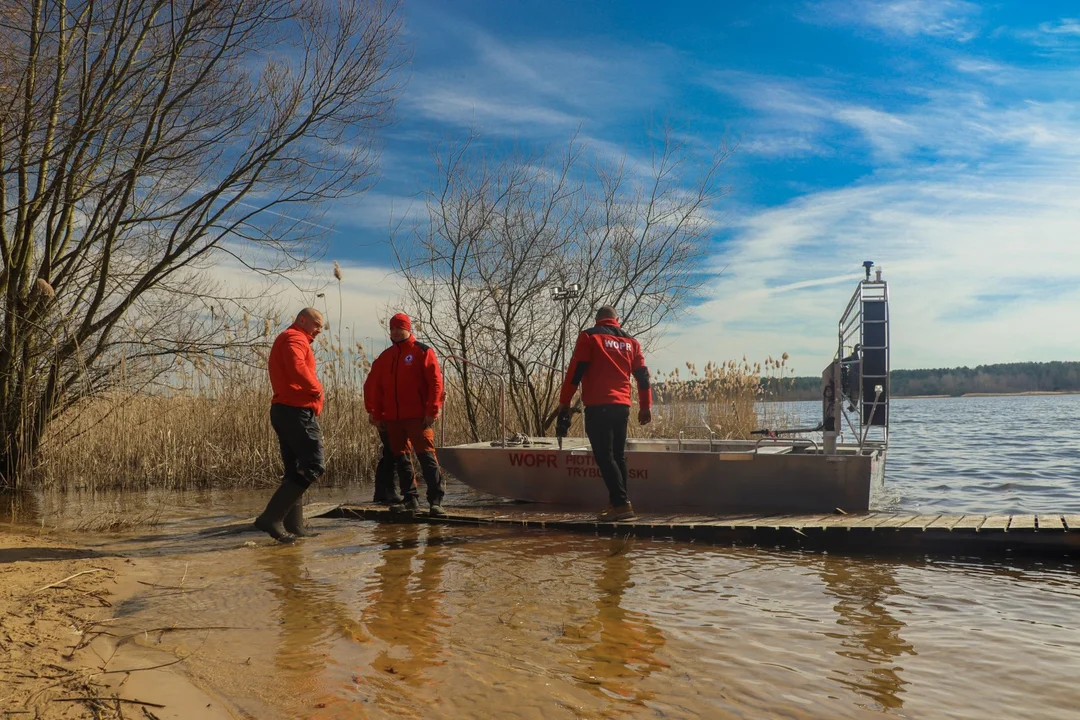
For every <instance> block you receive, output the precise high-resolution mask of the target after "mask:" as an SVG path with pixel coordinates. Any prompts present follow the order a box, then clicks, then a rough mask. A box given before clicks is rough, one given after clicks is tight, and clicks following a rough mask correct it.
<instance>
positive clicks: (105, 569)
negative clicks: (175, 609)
mask: <svg viewBox="0 0 1080 720" xmlns="http://www.w3.org/2000/svg"><path fill="white" fill-rule="evenodd" d="M134 565H135V561H132V560H125V559H122V558H118V557H110V556H108V555H103V554H100V553H98V552H96V551H93V550H89V549H87V548H81V547H77V546H75V545H73V544H71V543H66V542H63V541H61V540H57V539H52V538H49V537H44V536H33V535H27V534H24V533H18V532H11V531H8V532H3V531H0V618H2V620H0V714H3V715H4V717H13V718H17V717H24V716H25V717H33V718H57V719H60V718H122V717H129V718H130V717H141V718H150V719H152V718H160V720H167V719H168V718H194V717H199V718H209V719H215V718H231V717H234V715H233V714H232V713H230V712H228V711H227V710H225V708H224V706H223V704H222V703H221V702H219V701H218V700H217V699H216V698H213V697H211V696H210V695H208V694H207V693H206V692H204V691H203V690H201V689H200V688H199V687H198V686H196V685H195V684H194V683H193V682H192V681H191V680H190V679H189V678H188V677H187V676H185V675H184V674H183V673H180V672H177V671H176V670H175V669H172V668H174V665H171V664H170V663H174V662H175V661H176V658H175V657H174V656H170V655H168V654H166V653H161V652H148V651H146V650H143V649H141V648H138V647H136V646H135V645H133V644H131V643H130V642H128V640H129V638H128V637H126V636H125V635H123V634H118V633H115V632H113V628H115V627H116V625H117V623H116V621H117V618H116V616H115V612H114V611H115V609H116V607H117V604H118V603H122V602H123V601H124V600H125V599H126V598H131V597H133V596H134V595H135V594H136V593H137V592H139V589H138V584H137V583H136V582H134V580H133V573H132V568H133V566H134Z"/></svg>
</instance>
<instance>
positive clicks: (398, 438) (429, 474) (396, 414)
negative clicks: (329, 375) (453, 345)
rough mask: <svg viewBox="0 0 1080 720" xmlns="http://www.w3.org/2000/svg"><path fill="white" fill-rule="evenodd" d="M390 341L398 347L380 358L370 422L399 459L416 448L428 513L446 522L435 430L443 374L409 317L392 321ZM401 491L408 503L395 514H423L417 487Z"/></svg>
mask: <svg viewBox="0 0 1080 720" xmlns="http://www.w3.org/2000/svg"><path fill="white" fill-rule="evenodd" d="M390 340H391V341H393V345H391V346H390V347H388V348H387V349H386V350H384V351H383V352H382V354H380V355H379V357H377V358H375V362H373V363H372V364H371V372H370V373H369V375H368V381H367V382H365V383H364V387H365V390H366V391H367V394H366V396H365V398H364V403H365V405H366V406H367V408H368V420H369V421H370V422H371V424H373V425H375V426H376V427H378V428H379V429H380V430H382V429H385V430H386V435H387V437H388V438H389V440H390V450H391V451H392V452H393V453H394V455H395V456H399V457H400V456H404V455H407V454H408V452H409V444H410V443H411V444H412V447H413V450H414V451H415V452H416V457H417V459H418V460H419V461H420V469H421V471H422V472H423V474H424V483H425V484H426V485H427V500H428V505H429V506H430V508H429V511H428V512H429V513H430V514H431V516H432V517H444V516H445V515H446V513H445V512H443V509H442V499H443V485H442V477H441V474H440V472H439V461H438V460H437V459H436V457H435V432H434V430H432V429H431V428H432V425H434V424H435V419H436V418H437V417H438V416H439V411H440V410H441V409H442V400H443V378H442V370H441V369H440V368H439V361H438V359H437V358H436V357H435V351H434V350H432V349H431V348H430V347H428V346H427V345H425V344H424V343H422V342H418V341H417V340H416V337H415V336H414V335H413V334H412V321H411V320H409V316H408V315H406V314H405V313H398V314H397V315H394V317H392V318H390ZM402 491H403V493H404V495H405V500H404V502H403V503H402V504H400V505H394V506H391V508H390V510H391V511H394V512H411V511H415V510H418V509H419V508H420V500H419V492H418V490H417V489H416V485H415V484H412V485H411V487H409V488H405V487H403V488H402Z"/></svg>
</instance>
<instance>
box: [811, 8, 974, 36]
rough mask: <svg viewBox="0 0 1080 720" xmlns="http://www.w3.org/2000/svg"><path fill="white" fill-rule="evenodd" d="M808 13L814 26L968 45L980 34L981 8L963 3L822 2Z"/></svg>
mask: <svg viewBox="0 0 1080 720" xmlns="http://www.w3.org/2000/svg"><path fill="white" fill-rule="evenodd" d="M807 11H808V12H807V13H806V14H805V16H804V19H805V20H806V21H808V22H813V23H822V24H834V25H853V26H856V27H865V28H870V29H873V30H876V31H879V32H882V33H885V34H886V35H899V36H905V37H915V36H917V35H928V36H931V37H939V38H949V39H952V40H958V41H960V42H967V41H968V40H971V39H973V38H974V37H976V35H977V34H978V28H977V25H976V19H977V17H978V15H979V13H980V11H981V8H980V7H979V6H978V5H976V4H975V3H971V2H965V1H964V0H823V1H822V2H814V3H809V5H808V7H807Z"/></svg>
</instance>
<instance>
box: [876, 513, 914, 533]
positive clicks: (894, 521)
mask: <svg viewBox="0 0 1080 720" xmlns="http://www.w3.org/2000/svg"><path fill="white" fill-rule="evenodd" d="M911 518H912V516H911V515H892V516H890V517H887V518H885V519H884V520H882V521H881V522H880V523H878V524H877V525H875V526H874V529H875V530H876V529H881V528H898V527H900V526H901V525H906V524H907V523H909V522H910V521H911Z"/></svg>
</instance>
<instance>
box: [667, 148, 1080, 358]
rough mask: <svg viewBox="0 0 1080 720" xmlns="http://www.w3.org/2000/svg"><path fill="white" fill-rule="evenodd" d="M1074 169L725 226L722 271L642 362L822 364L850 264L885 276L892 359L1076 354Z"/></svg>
mask: <svg viewBox="0 0 1080 720" xmlns="http://www.w3.org/2000/svg"><path fill="white" fill-rule="evenodd" d="M1077 237H1080V170H1077V169H1076V168H1074V167H1073V166H1072V164H1071V163H1064V162H1063V163H1059V164H1055V165H1047V166H1044V167H1042V168H1039V169H1038V171H1037V172H1036V173H1034V174H1028V175H1023V176H1020V175H1018V174H1016V169H1015V168H1011V169H1009V170H1005V171H1002V172H1000V173H998V174H968V175H962V174H956V175H952V176H949V177H941V178H938V179H935V180H907V181H897V182H888V183H879V184H873V185H867V186H865V187H859V188H851V189H844V190H837V191H830V192H823V193H818V194H815V195H810V196H807V197H804V198H801V199H799V200H796V201H794V202H792V203H789V204H788V205H786V206H783V207H780V208H777V209H773V210H768V211H765V212H761V213H759V214H758V215H756V216H754V217H751V218H749V219H748V220H746V221H745V222H743V223H741V224H740V225H739V227H738V228H736V233H735V238H734V240H732V241H731V242H730V243H729V244H728V245H727V247H726V250H725V251H724V252H723V253H722V255H720V256H719V257H717V258H716V259H715V262H716V263H717V264H725V265H727V266H728V271H727V273H726V274H725V276H724V277H721V278H720V279H719V280H718V281H717V282H716V284H715V287H714V288H713V289H712V291H711V293H710V295H709V299H708V301H707V302H705V303H704V304H703V305H701V306H699V307H697V308H696V309H695V310H694V312H693V313H692V315H691V316H690V317H689V318H687V319H685V321H684V322H683V323H682V324H681V325H680V328H681V333H682V336H683V337H685V338H686V339H687V340H690V341H691V342H679V341H678V336H676V338H675V340H676V341H675V342H672V343H669V344H668V348H667V349H665V350H663V351H661V352H659V353H657V357H656V359H655V360H653V361H652V362H653V363H654V364H655V365H656V366H657V367H660V368H669V367H674V366H676V365H679V364H681V363H682V362H683V361H686V360H691V361H694V362H697V363H699V364H700V363H703V362H704V361H706V360H709V359H717V360H724V359H728V358H739V357H742V356H743V355H744V354H746V355H748V356H750V357H751V358H763V357H765V356H766V355H769V354H771V355H772V356H774V357H776V356H778V355H780V354H781V353H783V352H785V351H786V352H789V353H790V354H791V356H792V357H791V361H790V362H791V364H792V365H793V366H794V368H795V370H796V372H798V373H799V374H803V375H810V374H816V373H817V372H818V371H819V370H820V369H821V368H823V367H824V366H825V364H827V362H828V361H829V359H831V357H832V354H833V352H834V351H835V346H836V332H837V326H836V323H837V321H838V319H839V315H840V313H841V312H842V310H843V308H844V306H845V305H846V303H847V300H848V298H849V297H850V293H851V292H852V291H853V289H854V287H855V283H856V282H857V280H858V279H859V278H860V277H861V274H862V273H861V268H860V267H859V266H860V264H861V262H862V261H863V260H866V259H870V260H874V261H876V262H877V263H879V264H880V265H881V266H882V267H883V269H884V273H885V277H886V279H888V280H889V281H890V282H891V286H890V294H891V300H892V305H891V316H892V358H893V366H894V367H897V368H912V367H940V366H943V365H945V366H953V365H965V364H967V365H975V364H979V363H986V362H1005V361H1020V360H1051V359H1057V360H1066V359H1071V360H1076V359H1080V340H1078V339H1077V338H1076V335H1075V333H1074V332H1072V328H1074V327H1075V325H1076V320H1075V314H1076V307H1077V306H1078V303H1080V282H1077V281H1078V279H1080V243H1077V242H1076V238H1077Z"/></svg>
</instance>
